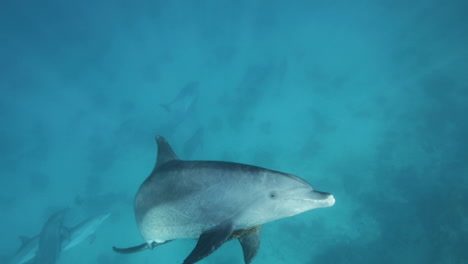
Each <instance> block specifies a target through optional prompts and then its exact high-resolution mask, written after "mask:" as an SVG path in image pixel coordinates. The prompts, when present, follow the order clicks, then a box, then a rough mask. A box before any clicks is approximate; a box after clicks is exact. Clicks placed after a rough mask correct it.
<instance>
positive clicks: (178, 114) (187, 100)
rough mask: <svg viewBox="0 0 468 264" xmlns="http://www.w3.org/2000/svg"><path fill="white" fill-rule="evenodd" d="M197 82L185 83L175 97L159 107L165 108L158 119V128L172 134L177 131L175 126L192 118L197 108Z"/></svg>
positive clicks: (177, 126)
mask: <svg viewBox="0 0 468 264" xmlns="http://www.w3.org/2000/svg"><path fill="white" fill-rule="evenodd" d="M199 86H200V84H199V83H198V82H189V83H187V84H186V85H185V86H184V87H183V88H182V89H181V90H180V91H179V92H178V94H177V95H176V97H175V98H174V99H173V100H172V101H170V102H169V103H166V104H161V107H162V108H164V109H166V112H167V113H165V114H163V115H162V118H161V119H160V120H158V124H159V127H158V130H160V131H164V132H165V133H168V134H174V133H176V132H177V131H179V130H178V129H177V128H179V126H181V125H183V124H184V123H186V122H188V121H190V120H192V119H193V115H194V113H195V112H196V109H197V102H198V97H199Z"/></svg>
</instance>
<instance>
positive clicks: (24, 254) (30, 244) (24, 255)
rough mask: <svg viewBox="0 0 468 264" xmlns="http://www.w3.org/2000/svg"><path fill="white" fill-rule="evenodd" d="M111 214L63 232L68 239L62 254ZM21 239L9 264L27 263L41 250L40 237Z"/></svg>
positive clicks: (86, 236) (83, 238)
mask: <svg viewBox="0 0 468 264" xmlns="http://www.w3.org/2000/svg"><path fill="white" fill-rule="evenodd" d="M109 215H110V214H102V215H98V216H95V217H92V218H89V219H87V220H85V221H83V222H81V223H79V224H78V225H76V226H74V227H72V228H67V227H64V229H63V230H62V231H63V232H64V236H65V237H66V239H64V240H63V241H62V252H63V251H67V250H68V249H70V248H72V247H74V246H76V245H78V244H80V243H81V242H83V241H84V240H85V239H86V238H88V237H89V236H91V235H92V234H94V233H95V232H96V230H97V229H98V227H99V226H100V225H101V224H102V222H104V221H105V220H106V219H107V218H108V217H109ZM20 238H21V242H22V243H21V247H20V248H19V249H18V250H17V251H16V253H15V255H14V256H13V257H12V258H11V260H10V261H9V262H8V263H9V264H23V263H27V262H28V261H30V260H31V259H33V258H34V257H35V256H36V253H37V251H38V248H39V235H37V236H35V237H32V238H28V237H20Z"/></svg>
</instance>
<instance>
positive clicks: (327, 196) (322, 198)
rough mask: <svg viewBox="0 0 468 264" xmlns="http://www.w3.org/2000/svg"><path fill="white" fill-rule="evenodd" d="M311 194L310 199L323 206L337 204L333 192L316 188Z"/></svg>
mask: <svg viewBox="0 0 468 264" xmlns="http://www.w3.org/2000/svg"><path fill="white" fill-rule="evenodd" d="M309 195H310V196H309V197H310V198H309V199H310V200H312V201H314V202H317V203H319V204H320V205H321V206H322V207H328V206H332V205H334V204H335V197H334V196H333V194H331V193H326V192H319V191H315V190H314V191H312V192H311V193H310V194H309Z"/></svg>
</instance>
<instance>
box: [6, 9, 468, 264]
mask: <svg viewBox="0 0 468 264" xmlns="http://www.w3.org/2000/svg"><path fill="white" fill-rule="evenodd" d="M466 10H468V2H467V1H442V0H416V1H400V0H396V1H387V0H377V1H372V0H356V1H344V0H341V1H340V0H338V1H325V0H310V1H278V0H269V1H267V0H258V1H253V0H237V1H228V0H199V1H181V0H173V1H156V0H154V1H127V0H117V1H110V0H103V1H99V0H98V1H90V0H81V1H67V0H65V1H59V0H41V1H34V0H26V1H14V0H2V1H1V2H0V33H1V34H0V38H1V40H0V92H1V93H0V120H1V124H0V155H1V156H0V157H1V158H0V212H1V217H0V234H1V236H0V256H1V259H0V262H1V263H7V261H8V260H9V259H10V258H11V256H13V255H14V254H15V251H16V250H17V248H19V246H20V240H19V239H18V236H20V235H26V236H34V235H37V234H38V233H39V232H40V230H41V228H42V226H43V225H44V223H45V221H46V220H47V218H48V217H49V216H50V215H51V214H52V213H54V212H56V211H57V210H59V209H61V208H65V207H67V208H69V209H70V210H69V213H68V214H67V217H66V221H65V224H66V225H67V226H70V225H73V224H76V223H78V222H80V221H81V219H84V218H87V217H91V216H93V215H97V214H102V213H107V212H110V213H111V216H110V218H109V220H108V221H107V222H105V223H103V224H102V226H101V227H100V228H99V230H97V232H96V234H95V238H94V239H92V240H90V241H89V242H86V243H82V244H80V245H78V246H76V247H75V248H73V249H70V250H69V251H67V252H63V253H62V255H61V258H60V260H59V261H58V263H70V264H71V263H96V264H104V263H114V264H127V263H128V264H130V263H140V264H147V263H148V264H149V263H182V261H183V260H184V259H185V257H186V256H187V255H188V254H189V253H190V251H191V250H192V248H193V247H194V246H195V243H196V242H195V241H193V240H178V241H175V242H173V243H170V244H167V245H163V246H161V247H158V248H156V249H154V250H151V251H145V252H141V253H139V254H134V255H118V254H116V253H114V252H113V251H112V249H111V247H112V246H114V245H115V246H131V245H137V244H140V243H142V242H143V241H142V238H141V237H140V235H139V233H138V229H137V226H136V223H135V219H134V214H133V198H134V195H135V193H136V191H137V189H138V187H139V186H140V184H141V183H142V182H143V180H144V179H145V178H146V177H147V176H148V175H149V173H150V172H151V170H152V168H153V166H154V164H155V157H156V143H155V140H154V136H155V135H163V136H164V137H166V138H167V139H168V141H169V142H170V143H171V145H172V146H173V148H174V150H175V152H176V153H177V154H178V156H179V157H181V158H182V159H208V160H225V161H235V162H242V163H247V164H254V165H258V166H263V167H267V168H271V169H275V170H280V171H285V172H289V173H293V174H296V175H299V176H301V177H302V178H304V179H306V180H307V181H309V182H310V183H311V184H312V185H313V186H314V187H315V188H317V189H318V190H322V191H327V192H330V193H332V194H333V195H334V196H335V198H336V204H335V205H334V206H333V207H330V208H324V209H318V210H313V211H310V212H306V213H303V214H300V215H297V216H294V217H291V218H286V219H282V220H279V221H276V222H272V223H268V224H266V225H265V226H264V227H263V229H262V231H261V237H262V243H261V248H260V251H259V254H258V255H257V257H256V259H255V260H254V261H253V263H255V264H262V263H304V264H313V263H321V264H324V263H360V264H362V263H468V250H467V249H468V247H467V245H468V196H467V190H468V142H467V138H468V137H467V135H468V117H467V115H468V48H467V47H468V16H467V15H466ZM194 177H196V175H195V176H194ZM200 263H206V264H214V263H217V264H229V263H243V256H242V250H241V248H240V246H239V244H238V243H237V242H229V243H226V244H225V245H223V246H222V247H221V248H220V249H219V250H217V251H216V252H215V253H214V254H212V255H211V256H209V257H207V258H205V259H204V260H202V261H200Z"/></svg>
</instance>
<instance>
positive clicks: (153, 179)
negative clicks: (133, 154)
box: [114, 136, 335, 264]
mask: <svg viewBox="0 0 468 264" xmlns="http://www.w3.org/2000/svg"><path fill="white" fill-rule="evenodd" d="M156 141H157V143H158V157H157V162H156V166H155V168H154V169H153V171H152V172H151V174H150V175H149V177H148V178H147V179H146V180H145V181H144V182H143V184H142V185H141V186H140V189H139V190H138V192H137V194H136V197H135V202H134V207H135V216H136V220H137V225H138V229H139V231H140V233H141V235H142V237H143V239H144V240H145V243H143V244H141V245H138V246H134V247H130V248H116V247H114V250H115V251H116V252H118V253H134V252H138V251H141V250H145V249H151V248H154V247H156V246H159V245H161V244H164V243H167V242H170V241H172V240H174V239H180V238H193V239H198V242H197V245H196V246H195V248H194V249H193V251H192V252H191V253H190V254H189V256H188V257H187V258H186V259H185V260H184V264H192V263H195V262H198V261H199V260H201V259H203V258H205V257H207V256H208V255H210V254H211V253H212V252H214V251H215V250H216V249H218V248H219V247H220V246H221V245H222V244H223V243H225V242H226V241H228V240H230V239H234V238H237V239H238V240H239V242H240V243H241V246H242V249H243V251H244V261H245V263H246V264H248V263H251V262H252V260H253V258H254V257H255V255H256V254H257V252H258V249H259V246H260V236H259V230H260V227H261V225H263V224H265V223H268V222H271V221H274V220H277V219H281V218H285V217H290V216H293V215H296V214H299V213H302V212H305V211H309V210H312V209H315V208H320V207H329V206H332V205H333V204H334V203H335V198H334V197H333V195H331V194H329V193H324V192H319V191H316V190H314V189H313V188H312V186H311V185H310V184H309V183H307V182H306V181H305V180H303V179H301V178H299V177H297V176H295V175H292V174H288V173H283V172H279V171H273V170H269V169H265V168H261V167H257V166H251V165H246V164H240V163H233V162H223V161H184V160H180V159H178V158H177V156H176V154H175V153H174V151H173V150H172V148H171V147H170V145H169V144H168V143H167V141H166V140H165V139H164V138H163V137H161V136H157V137H156Z"/></svg>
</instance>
